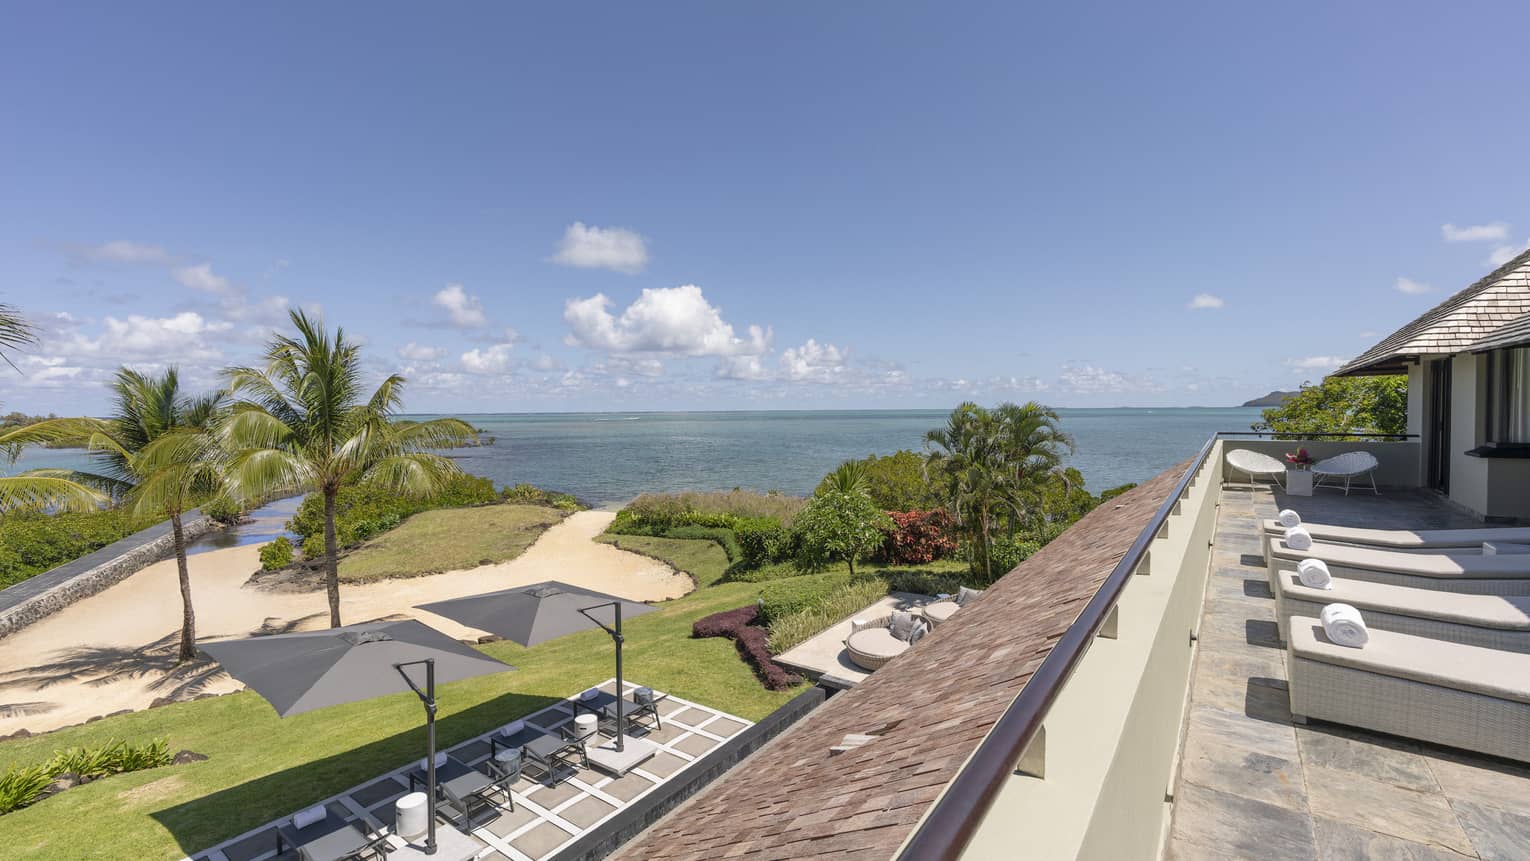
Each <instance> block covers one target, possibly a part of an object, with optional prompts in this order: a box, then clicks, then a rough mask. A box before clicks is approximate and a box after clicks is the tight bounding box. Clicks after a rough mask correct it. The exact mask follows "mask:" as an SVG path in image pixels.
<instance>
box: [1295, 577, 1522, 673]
mask: <svg viewBox="0 0 1530 861" xmlns="http://www.w3.org/2000/svg"><path fill="white" fill-rule="evenodd" d="M1277 581H1278V583H1279V585H1280V588H1278V589H1276V590H1275V622H1276V625H1277V626H1278V628H1279V629H1280V638H1281V640H1283V641H1284V640H1286V639H1287V637H1288V636H1289V632H1290V621H1291V618H1292V617H1293V616H1310V617H1313V618H1316V617H1317V615H1318V614H1319V613H1321V612H1323V607H1324V606H1326V605H1328V604H1332V603H1334V602H1336V601H1337V602H1339V603H1343V604H1349V605H1350V606H1352V607H1355V608H1358V609H1359V610H1360V614H1361V615H1362V616H1364V617H1365V624H1366V627H1368V628H1374V629H1379V630H1382V631H1396V632H1398V633H1400V634H1414V635H1416V636H1420V637H1428V638H1429V639H1431V640H1446V641H1448V642H1452V643H1465V644H1467V645H1469V646H1482V647H1483V648H1487V649H1503V650H1505V651H1510V652H1525V653H1530V597H1523V596H1503V595H1463V594H1459V593H1455V592H1436V591H1433V590H1428V589H1410V588H1408V587H1407V586H1389V585H1387V584H1385V583H1367V582H1365V581H1364V580H1344V579H1340V578H1334V579H1333V581H1332V583H1333V588H1332V589H1313V588H1311V587H1309V586H1303V585H1302V581H1301V580H1300V579H1299V578H1298V577H1297V576H1296V573H1295V572H1292V571H1282V572H1280V576H1279V577H1278V578H1277Z"/></svg>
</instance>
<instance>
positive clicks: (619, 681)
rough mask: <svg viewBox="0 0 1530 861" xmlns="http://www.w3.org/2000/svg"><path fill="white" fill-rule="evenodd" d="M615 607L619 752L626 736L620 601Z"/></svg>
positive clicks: (617, 743) (622, 747) (614, 635)
mask: <svg viewBox="0 0 1530 861" xmlns="http://www.w3.org/2000/svg"><path fill="white" fill-rule="evenodd" d="M615 607H616V633H614V634H612V635H611V636H612V638H613V639H615V640H616V752H617V753H621V752H622V751H623V750H624V749H625V744H624V742H623V739H624V738H626V736H627V732H626V730H627V725H626V724H625V723H623V722H622V700H623V699H625V697H623V696H622V694H623V693H624V691H623V690H622V602H620V601H617V602H616V604H615Z"/></svg>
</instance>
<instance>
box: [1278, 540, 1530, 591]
mask: <svg viewBox="0 0 1530 861" xmlns="http://www.w3.org/2000/svg"><path fill="white" fill-rule="evenodd" d="M1266 558H1267V559H1268V560H1269V563H1268V573H1269V582H1270V591H1271V592H1272V593H1273V592H1274V591H1275V589H1276V587H1277V586H1278V585H1279V581H1278V580H1277V579H1276V577H1277V575H1278V574H1279V573H1280V572H1282V571H1295V570H1296V565H1297V563H1298V562H1301V561H1302V560H1303V559H1321V560H1322V561H1323V562H1324V563H1326V564H1327V565H1328V570H1329V572H1330V573H1332V574H1333V576H1334V577H1336V578H1344V579H1348V580H1364V581H1367V582H1370V583H1389V584H1391V585H1393V586H1412V587H1413V588H1415V589H1438V590H1441V591H1447V592H1464V593H1469V594H1475V595H1530V555H1516V556H1485V555H1483V554H1481V553H1439V552H1437V553H1404V552H1401V551H1397V550H1378V549H1376V548H1374V547H1349V546H1346V545H1343V544H1313V545H1312V546H1311V547H1309V548H1307V549H1306V550H1292V549H1291V548H1290V547H1287V546H1286V542H1285V540H1284V539H1279V538H1277V539H1275V540H1274V541H1272V542H1271V543H1270V552H1269V554H1268V555H1267V556H1266Z"/></svg>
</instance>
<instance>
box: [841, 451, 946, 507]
mask: <svg viewBox="0 0 1530 861" xmlns="http://www.w3.org/2000/svg"><path fill="white" fill-rule="evenodd" d="M852 462H853V463H857V464H859V465H860V468H861V474H862V481H863V482H864V489H865V491H866V495H867V496H870V497H871V500H872V501H873V502H875V503H876V504H877V505H880V506H881V507H882V508H883V509H884V510H886V511H917V510H919V509H924V508H938V507H940V506H941V505H942V504H943V500H942V499H941V496H940V493H939V492H938V487H939V479H938V476H937V477H936V478H935V480H934V481H932V480H931V477H930V475H929V474H928V473H927V472H926V462H925V459H924V458H923V457H921V456H920V455H919V454H918V453H917V452H913V451H909V450H908V449H901V450H899V451H896V452H893V453H892V454H889V455H886V456H882V457H878V456H877V455H872V456H870V457H868V458H865V459H864V460H859V461H852ZM831 475H832V474H831ZM828 485H829V476H825V477H824V480H823V481H822V482H820V483H819V485H818V490H819V491H822V490H825V489H827V488H828Z"/></svg>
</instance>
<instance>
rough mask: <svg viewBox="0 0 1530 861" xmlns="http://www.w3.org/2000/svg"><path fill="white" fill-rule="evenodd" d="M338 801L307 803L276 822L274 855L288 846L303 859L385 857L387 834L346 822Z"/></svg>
mask: <svg viewBox="0 0 1530 861" xmlns="http://www.w3.org/2000/svg"><path fill="white" fill-rule="evenodd" d="M346 815H347V813H346V810H345V808H344V807H342V806H341V805H340V804H338V803H335V802H331V803H329V804H326V805H323V806H316V807H310V808H309V809H307V810H304V811H301V812H299V813H298V814H297V815H295V816H293V817H292V819H290V820H288V821H286V822H283V823H281V824H280V825H277V826H276V857H277V858H281V857H282V853H284V852H287V851H288V850H291V851H292V852H295V853H296V855H297V857H298V858H300V859H303V861H353V859H363V858H365V859H378V858H386V857H387V854H388V850H389V849H390V848H391V847H390V846H389V844H388V838H387V837H386V836H377V837H368V836H367V832H366V831H365V829H363V828H362V827H361V826H360V825H357V824H356V823H355V822H354V821H351V822H347V821H346V819H345V817H346Z"/></svg>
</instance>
